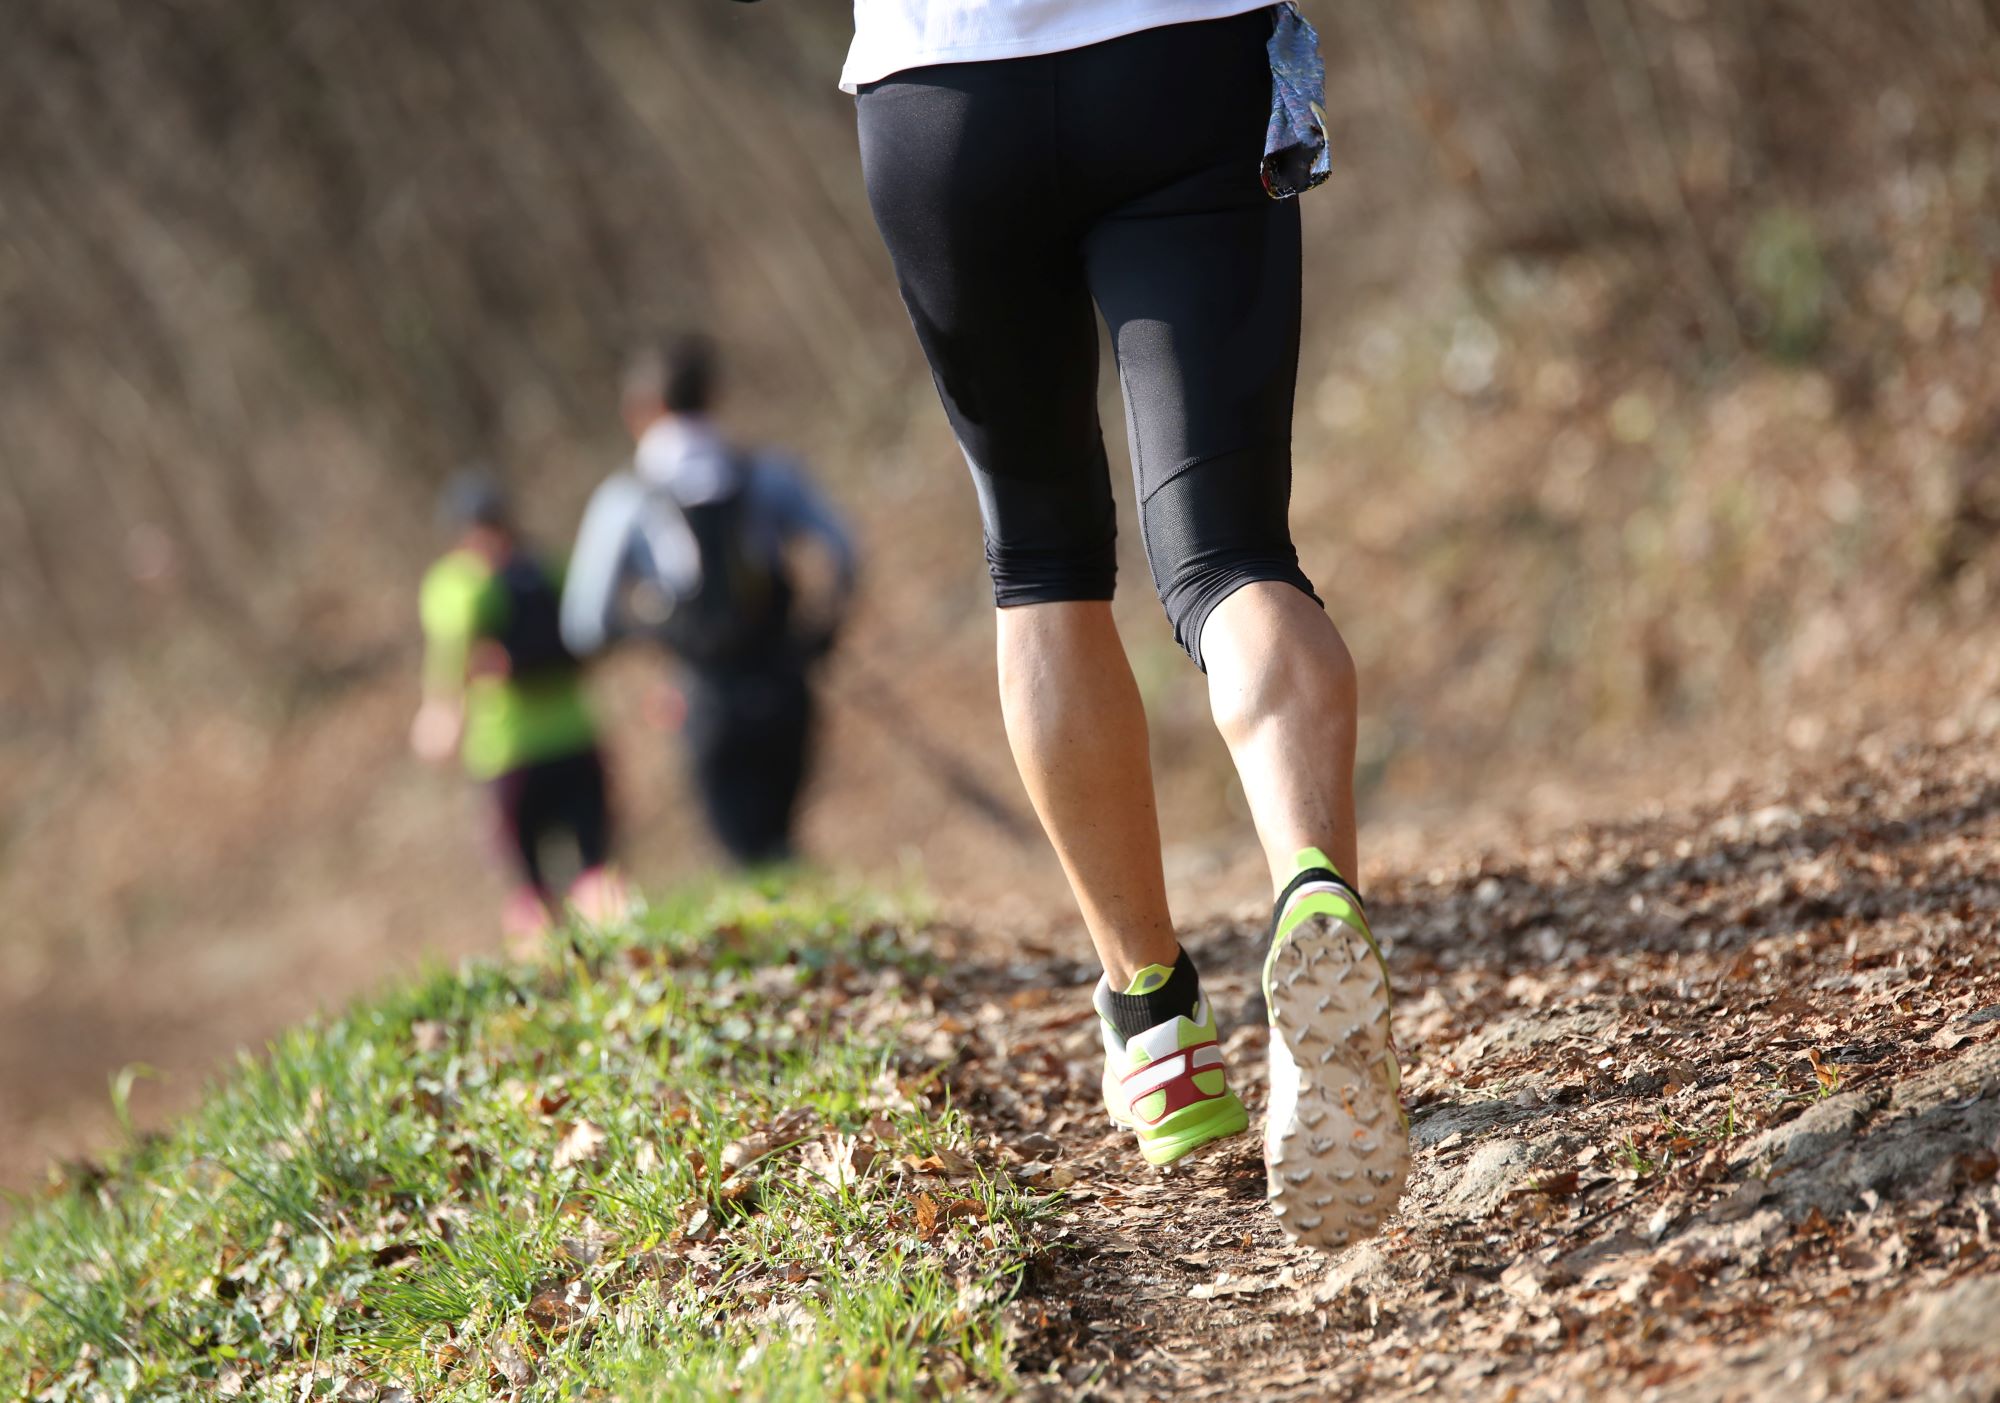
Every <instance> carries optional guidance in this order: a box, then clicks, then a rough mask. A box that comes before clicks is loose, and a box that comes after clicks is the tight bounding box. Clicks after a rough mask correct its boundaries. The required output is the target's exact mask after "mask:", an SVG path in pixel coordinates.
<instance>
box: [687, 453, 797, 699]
mask: <svg viewBox="0 0 2000 1403" xmlns="http://www.w3.org/2000/svg"><path fill="white" fill-rule="evenodd" d="M729 477H730V481H729V485H728V488H727V490H726V491H725V492H723V494H722V495H720V496H718V497H712V498H710V499H709V500H708V501H705V502H697V503H695V504H693V505H691V506H690V505H688V504H685V503H682V502H678V501H674V500H673V499H672V498H671V497H670V495H669V494H667V493H664V492H662V493H660V494H659V495H660V496H662V497H667V498H668V501H667V502H666V503H663V504H662V505H663V506H666V507H667V508H668V509H670V510H673V511H675V512H677V513H678V514H679V516H680V518H681V520H682V521H683V522H684V523H685V524H686V526H687V529H688V533H689V535H691V536H692V537H693V538H694V545H695V553H696V559H697V562H698V571H697V578H696V579H694V580H693V581H692V582H689V583H687V584H684V585H683V586H682V587H680V588H678V589H675V590H673V591H672V601H671V602H672V610H671V612H670V613H669V614H668V615H667V618H666V620H665V622H664V623H663V624H662V625H661V627H660V630H659V636H660V639H661V641H662V642H663V643H665V644H666V646H667V647H668V648H670V649H672V650H673V652H674V653H675V654H677V655H678V656H679V657H680V659H681V660H682V661H683V662H685V663H686V664H688V665H689V666H690V667H694V668H697V669H724V670H726V669H729V668H732V667H745V666H751V665H754V664H757V663H759V662H762V661H765V660H767V659H769V658H771V657H773V656H774V655H775V654H776V653H777V652H778V650H779V649H780V647H781V646H782V644H783V643H784V642H785V640H786V639H787V638H788V636H789V633H790V628H791V613H792V583H791V580H790V579H789V578H787V576H786V574H785V570H784V566H783V563H782V562H781V561H779V560H776V559H773V558H772V557H771V555H770V554H769V553H768V552H767V551H764V550H762V549H760V548H759V544H760V543H759V542H758V541H757V540H756V539H755V538H754V535H753V528H754V526H755V522H754V520H753V508H752V506H751V503H750V490H749V484H750V475H749V473H748V472H747V471H746V470H745V468H744V465H743V464H742V463H741V462H739V461H735V460H732V461H731V463H730V473H729Z"/></svg>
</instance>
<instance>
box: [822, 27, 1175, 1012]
mask: <svg viewBox="0 0 2000 1403" xmlns="http://www.w3.org/2000/svg"><path fill="white" fill-rule="evenodd" d="M1056 69H1057V65H1056V63H1054V62H1052V61H1046V60H1028V61H1020V62H1013V63H989V64H953V65H945V66H942V67H937V68H928V69H921V70H917V71H916V72H914V73H911V74H907V75H899V77H898V78H892V79H890V80H889V81H887V82H885V83H881V84H877V85H874V86H873V87H871V88H870V89H869V90H868V91H867V92H866V93H865V94H864V95H863V97H862V98H861V102H860V125H861V143H862V161H863V167H864V170H865V172H866V174H867V179H868V187H869V196H870V200H871V202H872V204H873V206H874V210H875V217H876V221H877V223H878V224H879V225H880V227H881V230H882V234H883V238H884V241H885V242H886V243H887V245H888V247H889V252H890V254H891V256H892V258H893V259H894V261H895V264H896V269H897V275H898V279H899V281H900V282H901V285H902V290H903V299H904V302H905V303H906V305H907V306H908V308H909V312H910V319H911V321H912V323H913V324H914V325H915V327H916V331H917V337H918V340H919V341H920V342H921V343H922V344H923V347H924V350H925V353H926V355H927V356H928V357H929V360H930V364H931V368H932V372H933V374H934V376H935V378H936V380H937V386H938V392H939V395H940V396H941V398H942V399H943V400H944V404H945V408H946V411H947V413H948V414H949V415H950V417H951V421H952V426H953V428H954V429H955V430H956V432H957V434H958V439H959V443H960V446H961V447H962V448H963V450H964V452H965V455H966V459H967V461H968V463H969V464H970V466H971V468H972V473H973V479H974V482H975V484H976V486H977V488H978V491H979V502H980V510H981V516H982V519H983V521H984V525H985V536H986V555H987V563H988V565H989V567H990V568H991V570H992V574H993V579H994V597H995V602H996V603H997V604H998V605H999V610H1000V618H999V623H998V635H999V642H998V646H999V665H1000V689H1001V697H1002V711H1003V714H1004V716H1005V719H1006V724H1007V734H1008V739H1009V742H1010V743H1011V744H1012V746H1013V749H1014V754H1015V758H1016V760H1017V762H1018V763H1019V765H1020V769H1021V776H1022V780H1023V782H1024V783H1025V785H1026V786H1027V789H1028V793H1029V797H1030V798H1031V799H1032V800H1033V802H1034V804H1035V808H1036V812H1037V813H1038V814H1039V815H1040V817H1041V820H1042V825H1043V827H1044V828H1045V829H1046V830H1047V832H1048V834H1049V838H1050V841H1051V842H1052V843H1053V844H1054V846H1055V849H1056V853H1057V855H1058V857H1059V858H1060V859H1061V861H1062V864H1063V868H1064V871H1065V872H1066V873H1067V875H1068V877H1069V879H1070V885H1071V888H1072V889H1073V890H1074V891H1075V893H1076V896H1077V902H1078V905H1079V907H1080V908H1081V910H1082V914H1083V918H1084V923H1085V925H1086V926H1087V927H1088V928H1089V931H1090V935H1091V939H1092V942H1093V943H1094V944H1095V945H1096V947H1097V953H1098V956H1099V958H1100V959H1101V960H1102V961H1103V964H1104V967H1105V969H1106V970H1107V972H1108V973H1109V974H1110V975H1111V977H1112V979H1113V980H1114V981H1115V983H1114V987H1115V988H1118V989H1123V988H1125V987H1126V984H1127V981H1128V980H1129V979H1130V977H1131V975H1132V974H1133V973H1134V972H1135V971H1137V970H1139V969H1142V968H1144V967H1146V966H1149V965H1162V966H1166V967H1169V968H1171V967H1173V966H1174V965H1175V963H1176V960H1177V958H1178V955H1179V944H1178V942H1177V941H1176V939H1175V937H1174V933H1173V923H1172V919H1171V917H1170V916H1169V914H1168V911H1167V901H1166V883H1165V881H1164V878H1163V876H1162V874H1161V866H1160V851H1159V828H1158V822H1157V819H1156V817H1155V813H1154V803H1153V790H1152V775H1151V771H1150V768H1149V766H1148V761H1147V754H1146V743H1145V733H1146V732H1145V713H1144V710H1143V708H1142V707H1141V705H1140V701H1139V695H1138V689H1137V687H1136V686H1135V685H1134V684H1133V681H1132V675H1131V669H1130V666H1129V664H1128V663H1127V662H1126V659H1125V654H1124V650H1123V647H1122V645H1121V644H1120V642H1119V639H1118V635H1117V632H1116V630H1115V628H1114V627H1113V626H1112V623H1111V615H1110V610H1109V607H1108V603H1107V601H1109V600H1110V598H1111V593H1112V587H1113V582H1114V578H1115V573H1116V563H1115V539H1116V530H1117V528H1116V521H1115V513H1114V508H1113V501H1112V496H1111V487H1110V480H1109V474H1108V470H1107V466H1106V463H1105V459H1104V448H1103V438H1102V434H1101V432H1100V430H1099V427H1098V422H1097V328H1096V319H1095V317H1094V316H1093V314H1092V311H1091V303H1090V293H1089V289H1088V287H1087V286H1086V284H1085V281H1084V275H1083V267H1082V260H1081V256H1080V251H1079V249H1078V247H1077V240H1078V236H1079V234H1080V232H1081V229H1082V227H1083V225H1084V222H1085V221H1084V220H1083V218H1082V217H1081V215H1080V212H1079V209H1078V207H1077V199H1078V196H1079V191H1078V190H1077V189H1075V188H1073V187H1072V185H1071V182H1070V181H1068V179H1067V178H1066V177H1065V175H1064V173H1063V172H1062V171H1061V170H1059V169H1058V166H1059V164H1060V155H1061V153H1060V150H1059V148H1058V135H1057V121H1058V102H1057V93H1056V91H1055V87H1056Z"/></svg>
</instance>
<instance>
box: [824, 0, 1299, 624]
mask: <svg viewBox="0 0 2000 1403" xmlns="http://www.w3.org/2000/svg"><path fill="white" fill-rule="evenodd" d="M1269 33H1270V20H1269V17H1268V13H1267V12H1263V11H1259V12H1254V13H1251V14H1247V15H1241V16H1238V17H1236V18H1234V19H1225V20H1214V21H1209V22H1205V23H1199V24H1185V25H1174V26H1169V27H1165V28H1160V29H1152V30H1146V31H1143V32H1141V33H1138V34H1132V35H1128V36H1126V37H1124V38H1120V39H1113V40H1110V41H1108V42H1106V43H1102V44H1095V45H1092V46H1090V47H1089V48H1084V49H1075V50H1071V51H1069V52H1067V53H1058V54H1049V55H1045V56H1042V57H1036V58H1023V59H1009V60H1004V61H996V62H989V63H961V64H946V65H941V66H938V67H933V68H921V69H912V70H910V71H908V72H905V73H899V74H896V75H894V76H893V77H890V78H888V79H886V80H884V81H883V82H880V83H875V84H872V85H870V86H868V87H867V88H865V89H864V90H863V92H862V95H861V98H860V99H859V112H860V126H861V155H862V163H863V168H864V170H865V171H866V174H867V180H868V195H869V201H870V203H871V204H872V205H873V207H874V211H875V219H876V222H877V224H879V225H880V227H881V230H882V236H883V239H884V240H885V241H886V243H887V244H888V247H889V254H890V257H891V258H892V260H893V261H894V263H895V266H896V274H897V278H898V280H899V281H900V283H901V284H902V290H903V299H904V301H905V303H906V304H907V305H908V307H909V311H910V319H911V321H912V322H913V323H914V324H915V326H916V330H917V336H918V339H919V340H920V341H921V342H922V343H923V348H924V353H925V354H926V355H927V356H928V357H929V359H930V364H931V371H932V374H933V375H934V377H935V378H936V381H937V386H938V392H939V394H940V395H941V396H942V398H943V400H944V405H945V410H946V412H947V413H948V414H949V415H950V416H951V422H952V427H953V428H954V429H955V430H956V431H957V434H958V439H959V443H960V445H961V446H962V447H963V449H964V450H965V456H966V458H967V460H968V461H969V462H970V464H971V465H972V473H973V477H974V479H975V481H976V483H977V485H978V488H979V505H980V510H981V513H982V515H983V517H984V521H985V529H986V559H987V564H988V566H989V567H990V568H991V570H992V573H993V585H994V597H995V601H996V602H997V603H998V604H999V605H1001V606H1002V607H1006V606H1009V605H1016V604H1032V603H1043V602H1047V601H1052V600H1073V599H1109V598H1110V597H1111V592H1112V583H1113V576H1114V573H1115V557H1114V549H1113V547H1114V541H1115V536H1116V521H1115V513H1114V510H1113V505H1112V496H1111V483H1110V475H1109V472H1108V469H1107V466H1106V461H1105V456H1104V440H1103V435H1102V432H1101V430H1100V428H1099V426H1098V421H1097V326H1096V321H1095V318H1094V317H1093V316H1092V313H1091V304H1092V302H1093V300H1094V301H1095V303H1096V305H1097V306H1098V307H1099V308H1101V309H1102V311H1103V313H1104V318H1105V321H1106V322H1107V323H1108V324H1109V326H1110V328H1111V334H1112V338H1113V342H1114V344H1115V346H1116V348H1117V353H1118V369H1119V374H1120V377H1121V379H1122V381H1123V384H1124V390H1125V406H1126V418H1127V421H1128V428H1129V430H1130V434H1131V441H1132V458H1133V465H1134V471H1135V473H1136V476H1137V479H1138V496H1139V503H1140V526H1141V530H1142V532H1143V535H1144V539H1145V544H1146V555H1147V558H1148V560H1149V561H1150V562H1151V564H1152V570H1153V583H1154V585H1155V586H1156V587H1157V589H1158V590H1159V594H1160V599H1161V602H1162V603H1163V604H1165V605H1166V609H1167V615H1168V617H1169V618H1170V619H1171V620H1172V622H1173V625H1174V634H1175V637H1176V638H1178V639H1179V640H1180V643H1181V646H1182V647H1184V648H1186V649H1187V651H1188V653H1189V654H1190V655H1191V656H1192V657H1194V659H1195V661H1196V662H1197V663H1199V662H1200V661H1201V629H1202V624H1203V623H1204V622H1205V621H1206V620H1207V618H1208V614H1209V611H1210V610H1212V609H1213V608H1214V607H1215V606H1216V605H1217V604H1219V603H1220V602H1221V601H1222V600H1223V599H1224V598H1225V597H1227V596H1228V595H1229V594H1230V593H1231V592H1233V591H1234V590H1235V589H1237V588H1238V587H1239V586H1241V585H1244V584H1247V583H1249V582H1251V581H1253V580H1280V581H1284V582H1286V583H1288V584H1292V585H1295V586H1297V587H1298V588H1299V589H1301V590H1304V591H1305V592H1306V593H1307V594H1311V593H1312V586H1311V584H1310V583H1309V582H1308V581H1307V579H1306V577H1305V575H1304V574H1303V573H1302V572H1301V571H1300V569H1299V564H1298V555H1297V552H1296V551H1294V550H1293V548H1292V541H1291V534H1290V531H1289V528H1288V522H1287V512H1288V507H1289V503H1290V496H1291V418H1292V391H1293V385H1294V381H1295V380H1296V378H1297V369H1298V349H1299V295H1300V294H1299V216H1298V209H1297V207H1296V201H1285V202H1282V203H1281V202H1278V201H1274V200H1272V199H1271V198H1270V197H1269V196H1268V195H1266V194H1265V193H1264V190H1263V187H1262V185H1261V184H1260V182H1259V179H1258V169H1257V168H1258V158H1259V156H1260V155H1261V154H1262V152H1263V143H1264V127H1265V121H1266V118H1267V117H1268V115H1269V109H1270V101H1271V76H1270V68H1269V64H1268V60H1267V58H1266V55H1265V52H1264V42H1265V39H1266V38H1267V37H1268V35H1269Z"/></svg>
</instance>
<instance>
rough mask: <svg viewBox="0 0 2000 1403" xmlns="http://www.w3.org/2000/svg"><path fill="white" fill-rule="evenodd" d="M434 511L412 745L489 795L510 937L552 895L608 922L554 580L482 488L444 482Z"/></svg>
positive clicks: (590, 779) (601, 803)
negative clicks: (553, 846) (573, 861)
mask: <svg viewBox="0 0 2000 1403" xmlns="http://www.w3.org/2000/svg"><path fill="white" fill-rule="evenodd" d="M442 511H443V514H444V516H445V518H446V519H447V521H448V522H449V524H450V526H451V528H452V529H453V530H454V531H456V532H457V535H458V542H457V545H456V546H455V547H454V548H453V549H452V550H451V552H450V553H449V554H447V555H446V556H445V557H444V558H443V559H441V560H439V561H438V562H437V563H436V564H435V565H433V566H432V567H431V569H430V572H429V573H428V574H427V575H425V576H424V582H423V592H422V596H421V600H420V604H421V609H422V614H423V627H424V700H423V705H422V706H421V707H420V708H419V709H418V711H417V716H416V720H415V721H414V722H413V723H412V724H411V727H410V746H411V748H412V749H413V750H415V751H416V753H417V754H418V755H419V756H421V757H422V758H423V759H425V760H429V761H432V762H443V761H447V760H449V759H450V758H451V757H452V756H453V755H454V754H457V755H459V756H460V757H461V758H462V760H463V762H464V764H465V769H466V773H467V774H469V775H471V776H472V778H474V779H475V780H478V781H480V782H481V783H482V784H484V785H485V786H486V788H487V790H488V792H489V793H490V794H491V796H492V799H493V806H494V812H495V817H496V819H497V821H498V822H497V830H498V836H499V839H500V845H501V849H502V852H503V856H504V857H505V859H506V861H507V863H508V866H509V867H510V869H511V870H512V873H513V875H514V878H515V880H516V883H517V885H516V886H515V889H514V891H513V892H512V893H511V894H510V895H509V897H508V900H507V904H506V908H505V911H504V913H503V916H502V921H503V925H504V927H505V930H506V933H507V935H508V937H509V938H510V939H513V940H517V941H518V940H522V939H525V938H529V937H532V936H535V935H538V934H540V933H542V932H543V931H545V930H547V929H548V928H549V926H550V924H551V923H552V922H553V921H554V919H555V916H556V912H557V907H558V900H557V898H558V897H559V896H564V895H566V896H567V897H568V899H569V900H570V901H572V902H573V903H574V904H575V905H576V907H577V909H578V910H579V912H580V913H581V914H583V915H585V916H586V917H589V918H591V919H598V920H602V919H607V918H609V917H610V916H611V915H613V914H615V913H616V912H617V911H619V910H622V909H623V907H624V905H625V894H624V890H623V886H622V883H621V882H620V880H619V879H618V877H617V875H616V874H615V872H614V871H613V870H612V868H611V866H610V863H611V856H612V846H611V816H610V807H609V804H608V802H607V795H606V785H605V776H604V760H603V757H602V755H601V754H600V752H599V750H598V747H597V726H596V723H595V721H594V720H593V719H592V717H591V714H590V709H589V707H588V705H587V704H586V703H585V700H584V695H583V676H582V669H581V668H580V667H579V665H578V663H577V660H576V658H575V657H574V655H572V654H571V653H570V651H569V649H568V648H566V647H564V646H563V641H562V634H561V630H560V627H559V625H558V607H559V600H560V598H561V594H560V591H561V587H562V586H561V578H560V576H559V575H558V574H557V573H556V571H555V570H554V569H553V568H552V567H551V566H550V565H549V564H548V563H547V562H545V561H543V560H542V559H540V558H539V557H538V556H537V555H536V554H535V553H534V552H533V551H531V550H529V549H528V548H527V547H526V546H524V545H523V544H522V542H521V540H520V537H519V536H518V534H517V533H516V532H515V529H514V523H513V518H512V514H511V513H510V511H509V509H508V504H507V499H506V497H505V495H504V494H503V493H502V492H501V490H500V488H499V487H498V485H497V484H495V483H494V482H493V480H492V479H491V478H489V477H486V476H484V475H482V474H477V473H466V474H462V475H460V476H459V477H457V478H455V479H454V480H453V481H452V483H451V484H450V486H449V487H448V488H447V489H446V492H445V496H444V500H443V503H442ZM556 838H564V839H567V840H568V841H569V842H570V843H572V844H574V846H575V849H576V855H577V864H578V869H579V875H578V876H577V877H576V878H575V879H574V880H573V881H572V882H570V883H569V884H568V886H567V890H566V891H565V892H560V893H559V892H558V891H557V890H556V889H555V885H554V883H553V880H552V878H551V875H550V872H549V868H548V866H547V864H546V861H545V855H544V850H545V847H546V846H547V844H548V843H549V842H550V841H551V840H553V839H556Z"/></svg>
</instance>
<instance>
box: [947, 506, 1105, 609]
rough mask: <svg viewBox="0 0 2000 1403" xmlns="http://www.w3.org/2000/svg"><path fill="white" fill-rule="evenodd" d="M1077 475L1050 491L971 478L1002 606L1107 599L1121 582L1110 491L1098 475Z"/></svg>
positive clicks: (988, 561)
mask: <svg viewBox="0 0 2000 1403" xmlns="http://www.w3.org/2000/svg"><path fill="white" fill-rule="evenodd" d="M1078 476H1079V477H1080V478H1081V479H1082V480H1081V481H1077V480H1075V479H1072V480H1071V481H1070V482H1068V483H1065V484H1064V486H1065V488H1066V490H1062V491H1054V490H1049V488H1048V487H1047V486H1045V485H1040V484H1023V483H1021V482H1018V481H1014V480H1010V479H1005V478H996V477H991V476H988V475H986V474H982V473H975V479H976V480H977V482H978V485H979V504H980V516H981V519H982V521H983V522H984V525H985V532H986V569H987V572H988V573H989V574H990V575H992V577H993V602H994V603H995V604H997V605H999V606H1000V607H1001V608H1003V609H1006V608H1012V607H1014V606H1015V605H1020V604H1056V603H1067V602H1070V601H1073V600H1082V599H1109V598H1111V596H1112V592H1113V590H1114V589H1115V588H1116V586H1117V582H1118V518H1117V515H1116V512H1115V509H1114V507H1113V505H1112V500H1111V490H1110V487H1109V485H1108V484H1105V483H1103V480H1102V474H1101V473H1098V474H1080V475H1078ZM1093 479H1094V480H1093ZM1099 487H1101V489H1102V490H1101V491H1099V490H1097V489H1098V488H1099Z"/></svg>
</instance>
